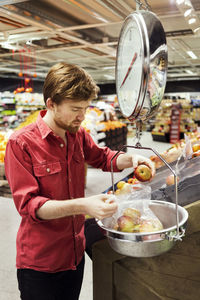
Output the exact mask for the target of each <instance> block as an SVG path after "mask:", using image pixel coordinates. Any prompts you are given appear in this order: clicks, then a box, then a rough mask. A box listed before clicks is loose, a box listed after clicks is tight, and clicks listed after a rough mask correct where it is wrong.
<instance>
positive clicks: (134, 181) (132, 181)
mask: <svg viewBox="0 0 200 300" xmlns="http://www.w3.org/2000/svg"><path fill="white" fill-rule="evenodd" d="M127 182H128V183H129V184H137V183H138V180H137V179H136V178H129V179H128V181H127Z"/></svg>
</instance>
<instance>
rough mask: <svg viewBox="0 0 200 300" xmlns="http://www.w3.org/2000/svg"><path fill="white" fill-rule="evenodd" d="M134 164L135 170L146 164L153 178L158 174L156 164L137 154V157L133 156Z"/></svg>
mask: <svg viewBox="0 0 200 300" xmlns="http://www.w3.org/2000/svg"><path fill="white" fill-rule="evenodd" d="M132 162H133V168H134V169H135V168H137V166H138V165H141V164H144V165H146V166H148V167H149V168H150V169H151V172H152V177H154V176H155V173H156V170H155V164H154V162H152V160H151V159H149V158H147V157H144V156H141V155H137V154H136V155H133V156H132Z"/></svg>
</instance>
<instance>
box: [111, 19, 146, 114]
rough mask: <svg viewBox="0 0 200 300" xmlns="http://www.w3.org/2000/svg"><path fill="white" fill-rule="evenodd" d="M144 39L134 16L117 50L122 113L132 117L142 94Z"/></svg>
mask: <svg viewBox="0 0 200 300" xmlns="http://www.w3.org/2000/svg"><path fill="white" fill-rule="evenodd" d="M143 49H144V45H143V40H142V38H141V32H140V28H139V27H138V25H137V23H136V20H135V19H133V18H132V16H130V17H128V18H127V20H126V22H125V24H124V26H123V28H122V31H121V35H120V39H119V43H118V51H117V68H116V70H117V74H116V80H117V94H118V99H119V105H120V109H121V112H122V114H123V115H124V116H125V117H127V118H128V117H130V115H131V114H132V112H133V110H134V108H135V106H136V104H137V97H138V95H139V94H140V86H141V82H142V78H143V61H144V56H143Z"/></svg>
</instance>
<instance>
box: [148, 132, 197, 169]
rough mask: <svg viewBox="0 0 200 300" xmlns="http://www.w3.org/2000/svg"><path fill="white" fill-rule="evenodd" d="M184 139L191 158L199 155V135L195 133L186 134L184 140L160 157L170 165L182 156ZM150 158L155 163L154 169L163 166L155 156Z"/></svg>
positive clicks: (184, 144)
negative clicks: (187, 142) (187, 141)
mask: <svg viewBox="0 0 200 300" xmlns="http://www.w3.org/2000/svg"><path fill="white" fill-rule="evenodd" d="M186 138H187V140H189V144H190V145H188V149H189V150H190V151H191V158H193V157H196V156H199V155H200V133H199V132H198V131H197V132H192V133H188V134H187V135H186V136H185V139H182V140H180V141H179V142H177V143H175V144H173V145H172V147H170V148H169V149H168V150H166V151H164V152H163V153H161V154H160V155H161V156H162V157H163V158H164V159H165V160H166V162H168V163H172V162H174V161H176V160H177V159H178V158H179V157H180V156H181V155H182V154H183V150H184V148H185V146H186ZM150 158H151V160H152V161H153V162H154V163H155V167H156V169H159V168H160V167H162V166H164V163H163V161H162V160H161V159H160V158H159V157H158V156H157V155H153V156H151V157H150Z"/></svg>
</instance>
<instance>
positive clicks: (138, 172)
mask: <svg viewBox="0 0 200 300" xmlns="http://www.w3.org/2000/svg"><path fill="white" fill-rule="evenodd" d="M134 175H135V177H136V179H137V180H139V181H142V182H144V181H148V180H150V179H151V178H152V173H151V169H150V168H149V167H148V166H146V165H143V164H141V165H139V166H137V167H136V169H135V171H134Z"/></svg>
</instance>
